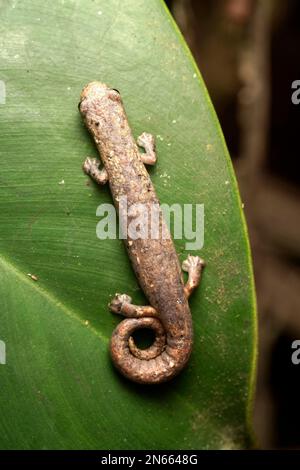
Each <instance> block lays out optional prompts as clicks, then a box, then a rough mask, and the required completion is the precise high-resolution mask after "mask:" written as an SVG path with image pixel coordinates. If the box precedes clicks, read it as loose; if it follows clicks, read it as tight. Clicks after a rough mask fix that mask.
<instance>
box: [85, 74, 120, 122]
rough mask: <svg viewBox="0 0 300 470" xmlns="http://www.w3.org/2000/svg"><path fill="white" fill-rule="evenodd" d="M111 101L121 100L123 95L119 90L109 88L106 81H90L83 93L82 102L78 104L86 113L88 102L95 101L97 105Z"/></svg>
mask: <svg viewBox="0 0 300 470" xmlns="http://www.w3.org/2000/svg"><path fill="white" fill-rule="evenodd" d="M107 100H109V101H121V96H120V93H119V92H118V90H116V89H114V88H109V87H108V86H107V85H105V83H101V82H90V83H88V85H86V86H85V87H84V88H83V90H82V92H81V94H80V102H79V105H78V108H79V111H80V112H81V113H82V114H83V115H84V114H85V113H86V108H87V104H88V103H89V104H90V103H92V102H93V103H94V104H95V105H96V106H101V104H102V106H103V105H104V102H106V104H107ZM101 102H102V103H101Z"/></svg>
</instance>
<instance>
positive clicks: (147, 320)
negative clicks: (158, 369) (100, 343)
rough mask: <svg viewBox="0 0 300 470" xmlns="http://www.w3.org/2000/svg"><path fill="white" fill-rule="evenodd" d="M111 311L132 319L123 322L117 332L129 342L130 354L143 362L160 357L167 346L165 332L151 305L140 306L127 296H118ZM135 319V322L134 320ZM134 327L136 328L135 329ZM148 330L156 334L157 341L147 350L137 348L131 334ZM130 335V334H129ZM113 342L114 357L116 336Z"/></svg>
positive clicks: (112, 304) (110, 306)
mask: <svg viewBox="0 0 300 470" xmlns="http://www.w3.org/2000/svg"><path fill="white" fill-rule="evenodd" d="M109 309H110V310H111V312H113V313H117V314H120V315H124V316H125V317H128V318H130V319H129V320H123V321H122V322H121V323H120V325H118V327H117V329H116V330H117V331H118V332H119V333H120V334H121V333H122V335H121V336H122V337H123V338H124V341H125V342H127V344H128V348H129V351H130V353H131V354H132V355H133V356H134V357H136V358H138V359H141V360H147V361H148V360H150V359H154V358H155V357H157V356H159V355H160V354H161V353H162V351H163V349H164V347H165V344H166V337H165V331H164V328H163V326H162V324H161V322H160V321H159V320H158V319H156V318H153V317H155V316H157V312H156V310H155V309H154V308H153V307H151V305H146V306H139V305H134V304H132V303H131V297H129V295H127V294H116V295H115V297H114V298H113V300H112V301H111V302H110V304H109ZM133 319H134V320H133ZM133 326H134V328H133ZM141 328H146V329H151V330H153V331H154V333H155V340H154V342H153V344H152V345H151V346H150V347H149V348H147V349H140V348H138V347H137V346H136V344H135V341H134V338H133V336H131V333H133V332H134V331H136V330H138V329H141ZM127 333H128V334H127ZM113 338H114V339H112V342H111V351H112V355H113V357H114V354H115V353H116V346H114V345H116V344H119V343H118V341H119V340H118V341H116V335H113Z"/></svg>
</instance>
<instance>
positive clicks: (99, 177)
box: [82, 157, 108, 185]
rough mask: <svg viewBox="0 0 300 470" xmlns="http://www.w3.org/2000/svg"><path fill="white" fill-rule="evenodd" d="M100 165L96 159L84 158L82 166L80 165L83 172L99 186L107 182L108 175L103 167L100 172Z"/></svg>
mask: <svg viewBox="0 0 300 470" xmlns="http://www.w3.org/2000/svg"><path fill="white" fill-rule="evenodd" d="M100 165H101V162H100V160H98V159H97V158H89V157H88V158H86V160H85V161H84V164H83V165H82V169H83V171H84V172H85V173H86V174H87V175H89V176H90V177H91V178H93V180H94V181H95V182H96V183H98V184H100V185H103V184H105V183H107V181H108V174H107V171H106V169H105V168H104V167H103V168H101V170H100V169H99V166H100Z"/></svg>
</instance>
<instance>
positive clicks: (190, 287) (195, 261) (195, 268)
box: [182, 255, 205, 298]
mask: <svg viewBox="0 0 300 470" xmlns="http://www.w3.org/2000/svg"><path fill="white" fill-rule="evenodd" d="M204 266H205V262H204V261H203V259H201V258H200V257H199V256H191V255H188V257H187V259H186V260H184V262H183V263H182V269H183V271H186V272H187V273H188V275H189V277H188V281H187V283H186V285H185V286H184V292H185V295H186V297H187V298H189V297H190V295H191V294H192V292H193V291H194V290H195V289H196V287H198V286H199V284H200V280H201V273H202V269H203V268H204Z"/></svg>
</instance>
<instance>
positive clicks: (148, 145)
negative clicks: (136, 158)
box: [136, 132, 157, 165]
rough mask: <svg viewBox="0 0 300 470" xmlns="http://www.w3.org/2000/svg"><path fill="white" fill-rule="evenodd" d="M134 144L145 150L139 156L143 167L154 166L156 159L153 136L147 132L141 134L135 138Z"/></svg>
mask: <svg viewBox="0 0 300 470" xmlns="http://www.w3.org/2000/svg"><path fill="white" fill-rule="evenodd" d="M136 142H137V144H138V146H139V147H143V148H144V149H145V153H141V154H140V155H141V159H142V162H143V163H145V165H155V163H156V159H157V157H156V150H155V139H154V136H153V135H152V134H148V133H147V132H143V133H142V134H141V135H140V136H139V137H138V138H137V141H136Z"/></svg>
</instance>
